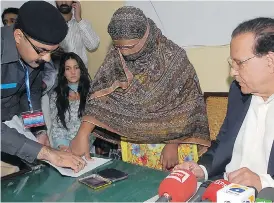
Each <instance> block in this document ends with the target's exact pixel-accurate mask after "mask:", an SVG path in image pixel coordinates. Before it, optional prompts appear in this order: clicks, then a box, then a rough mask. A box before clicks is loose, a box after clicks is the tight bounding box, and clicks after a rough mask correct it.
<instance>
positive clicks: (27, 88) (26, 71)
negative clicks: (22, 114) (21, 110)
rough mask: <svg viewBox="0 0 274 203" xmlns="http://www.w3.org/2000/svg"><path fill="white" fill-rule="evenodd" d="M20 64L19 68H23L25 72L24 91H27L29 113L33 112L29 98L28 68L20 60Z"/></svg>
mask: <svg viewBox="0 0 274 203" xmlns="http://www.w3.org/2000/svg"><path fill="white" fill-rule="evenodd" d="M19 61H20V64H21V66H22V67H23V68H24V70H25V84H26V90H27V97H28V102H29V108H30V111H31V112H33V108H32V103H31V98H30V86H29V69H28V67H26V66H25V65H24V64H23V62H22V61H21V60H19Z"/></svg>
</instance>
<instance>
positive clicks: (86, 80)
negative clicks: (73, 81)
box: [55, 52, 91, 129]
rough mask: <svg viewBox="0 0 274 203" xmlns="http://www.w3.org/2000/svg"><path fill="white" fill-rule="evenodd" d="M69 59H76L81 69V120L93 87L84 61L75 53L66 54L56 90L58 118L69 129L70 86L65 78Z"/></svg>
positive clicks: (79, 87)
mask: <svg viewBox="0 0 274 203" xmlns="http://www.w3.org/2000/svg"><path fill="white" fill-rule="evenodd" d="M69 59H74V60H75V61H76V62H77V64H78V66H79V68H80V80H79V83H78V93H79V95H80V105H79V108H78V117H79V118H81V117H82V115H83V113H84V110H85V105H86V100H87V96H88V93H89V90H90V86H91V78H90V75H89V74H88V70H87V68H86V66H85V64H84V62H83V61H82V59H81V58H80V57H79V56H78V55H77V54H75V53H73V52H69V53H64V54H63V56H62V57H61V60H60V68H59V72H58V75H57V79H58V81H57V82H58V85H57V87H56V88H55V92H56V95H57V99H56V106H57V111H58V112H57V118H58V119H59V120H60V121H61V123H62V125H63V126H64V127H65V128H66V129H67V125H66V122H65V113H66V111H68V112H69V114H70V106H69V99H68V97H69V86H68V81H67V78H66V77H65V63H66V61H67V60H69Z"/></svg>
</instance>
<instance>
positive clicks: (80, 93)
mask: <svg viewBox="0 0 274 203" xmlns="http://www.w3.org/2000/svg"><path fill="white" fill-rule="evenodd" d="M57 80H58V83H57V84H58V85H57V87H56V88H55V89H54V92H53V93H52V94H51V97H50V116H51V121H52V127H51V131H50V136H51V138H52V142H53V143H52V144H53V147H55V148H59V149H61V150H68V149H69V144H70V141H71V140H72V139H73V138H74V137H75V135H76V134H77V131H78V129H79V127H80V124H81V117H82V115H83V113H84V110H85V105H86V99H87V96H88V93H89V91H90V86H91V78H90V76H89V74H88V70H87V68H86V67H85V64H84V63H83V61H82V59H81V58H80V57H79V56H78V55H77V54H75V53H72V52H70V53H64V54H63V55H62V57H61V59H60V67H59V72H58V75H57Z"/></svg>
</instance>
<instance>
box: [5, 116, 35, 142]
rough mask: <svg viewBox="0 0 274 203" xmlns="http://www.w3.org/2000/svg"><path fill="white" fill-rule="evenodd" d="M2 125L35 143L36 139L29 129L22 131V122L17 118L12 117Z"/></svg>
mask: <svg viewBox="0 0 274 203" xmlns="http://www.w3.org/2000/svg"><path fill="white" fill-rule="evenodd" d="M4 123H5V124H6V125H7V126H8V127H10V128H15V129H16V130H17V132H19V133H20V134H23V135H25V136H26V137H27V138H29V139H31V140H33V141H36V142H37V139H36V137H35V136H34V135H33V134H32V132H30V130H29V129H24V125H23V121H22V119H21V118H19V117H18V116H13V117H12V119H11V120H9V121H5V122H4Z"/></svg>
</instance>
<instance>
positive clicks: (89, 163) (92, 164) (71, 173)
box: [46, 157, 111, 177]
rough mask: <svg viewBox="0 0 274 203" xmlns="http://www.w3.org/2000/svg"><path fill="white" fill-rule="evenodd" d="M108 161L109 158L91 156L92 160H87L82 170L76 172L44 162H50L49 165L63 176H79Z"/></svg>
mask: <svg viewBox="0 0 274 203" xmlns="http://www.w3.org/2000/svg"><path fill="white" fill-rule="evenodd" d="M83 159H84V157H83ZM109 161H111V159H103V158H97V157H92V160H91V161H87V165H86V166H85V168H84V169H83V170H81V171H79V172H78V173H74V171H73V170H72V169H69V168H62V167H59V166H55V165H53V164H52V163H49V162H47V161H46V162H47V163H48V164H50V165H51V166H53V167H54V168H56V169H57V170H58V171H59V172H60V173H61V174H62V175H63V176H70V177H79V176H81V175H83V174H84V173H87V172H89V171H91V170H93V169H95V168H97V167H99V166H102V165H103V164H105V163H107V162H109Z"/></svg>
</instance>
